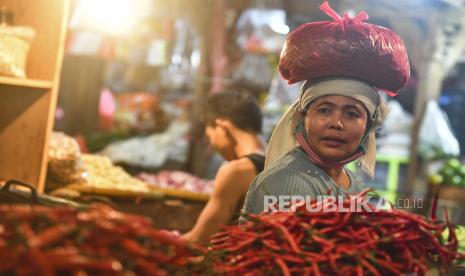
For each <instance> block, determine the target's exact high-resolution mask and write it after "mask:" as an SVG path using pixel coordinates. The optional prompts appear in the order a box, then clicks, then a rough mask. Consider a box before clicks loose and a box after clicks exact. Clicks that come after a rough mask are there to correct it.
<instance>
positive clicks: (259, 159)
mask: <svg viewBox="0 0 465 276" xmlns="http://www.w3.org/2000/svg"><path fill="white" fill-rule="evenodd" d="M242 158H248V159H249V160H250V162H252V164H253V165H254V167H255V171H256V172H257V174H259V173H261V172H262V171H263V169H264V168H265V156H264V155H261V154H259V153H252V154H249V155H244V156H242Z"/></svg>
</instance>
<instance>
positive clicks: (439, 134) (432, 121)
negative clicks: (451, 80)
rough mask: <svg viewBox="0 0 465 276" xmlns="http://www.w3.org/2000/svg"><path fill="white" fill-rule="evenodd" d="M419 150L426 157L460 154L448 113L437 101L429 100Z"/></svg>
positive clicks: (433, 157) (420, 133) (421, 129)
mask: <svg viewBox="0 0 465 276" xmlns="http://www.w3.org/2000/svg"><path fill="white" fill-rule="evenodd" d="M418 152H419V153H420V155H421V156H423V157H424V158H426V159H435V158H439V157H444V156H459V155H460V146H459V142H458V141H457V139H456V138H455V136H454V134H453V133H452V131H451V129H450V124H449V122H448V118H447V115H446V114H445V113H443V112H442V111H441V110H440V109H439V106H438V104H437V102H436V101H429V102H428V105H427V106H426V111H425V116H424V118H423V122H422V124H421V127H420V132H419V144H418Z"/></svg>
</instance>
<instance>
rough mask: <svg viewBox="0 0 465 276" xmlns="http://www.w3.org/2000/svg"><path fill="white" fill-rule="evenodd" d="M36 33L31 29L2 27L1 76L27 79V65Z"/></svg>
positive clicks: (0, 38)
mask: <svg viewBox="0 0 465 276" xmlns="http://www.w3.org/2000/svg"><path fill="white" fill-rule="evenodd" d="M34 37H35V31H34V30H33V29H32V28H29V27H21V26H15V27H12V26H0V74H1V75H5V76H13V77H18V78H25V77H26V63H27V56H28V53H29V48H30V46H31V45H30V43H31V41H32V40H33V39H34Z"/></svg>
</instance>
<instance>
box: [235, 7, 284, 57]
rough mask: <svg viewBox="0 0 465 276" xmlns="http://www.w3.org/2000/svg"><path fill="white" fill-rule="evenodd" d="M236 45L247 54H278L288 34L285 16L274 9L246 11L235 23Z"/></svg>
mask: <svg viewBox="0 0 465 276" xmlns="http://www.w3.org/2000/svg"><path fill="white" fill-rule="evenodd" d="M236 29H237V32H238V36H237V40H236V41H237V44H238V45H239V46H240V47H241V49H243V50H245V51H247V52H259V53H261V52H265V53H266V52H274V53H279V51H280V50H281V48H282V46H283V44H284V41H285V38H286V37H285V35H286V34H287V33H288V32H289V27H288V26H287V25H286V14H285V12H284V11H283V10H276V9H256V8H252V9H247V10H245V11H244V12H243V13H242V15H241V17H240V18H239V19H238V21H237V26H236Z"/></svg>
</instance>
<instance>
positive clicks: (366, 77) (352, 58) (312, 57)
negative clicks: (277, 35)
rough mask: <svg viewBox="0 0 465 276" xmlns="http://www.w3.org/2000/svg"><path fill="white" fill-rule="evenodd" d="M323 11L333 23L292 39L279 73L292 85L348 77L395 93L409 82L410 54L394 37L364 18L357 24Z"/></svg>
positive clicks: (298, 33) (317, 24)
mask: <svg viewBox="0 0 465 276" xmlns="http://www.w3.org/2000/svg"><path fill="white" fill-rule="evenodd" d="M320 8H321V9H322V10H323V11H324V12H325V13H326V14H328V15H329V16H330V17H331V18H333V19H334V21H321V22H312V23H307V24H304V25H302V26H301V27H299V28H297V29H296V30H294V31H293V32H292V33H291V34H289V36H288V37H287V40H286V43H285V45H284V48H283V50H282V52H281V58H280V62H279V71H280V73H281V75H282V76H283V78H284V79H286V80H287V81H288V82H289V83H290V84H292V83H295V82H298V81H302V80H314V79H317V78H322V77H330V76H345V77H351V78H357V79H360V80H363V81H365V82H368V83H370V84H372V85H374V86H376V87H377V88H379V89H384V90H388V91H393V92H396V91H398V90H399V89H401V88H402V87H403V86H404V85H405V83H406V82H407V80H408V78H409V76H410V66H409V61H408V56H407V50H406V49H405V46H404V43H403V41H402V40H401V38H400V37H399V36H398V35H397V34H396V33H394V32H393V31H391V30H389V29H387V28H384V27H381V26H377V25H373V24H369V23H365V22H363V21H365V20H367V19H368V15H367V14H366V13H365V12H361V13H359V14H358V15H357V16H355V17H354V18H349V16H348V15H347V14H345V15H344V17H341V16H340V15H338V14H337V13H336V12H335V11H333V10H332V9H331V8H330V7H329V4H328V2H327V1H325V2H324V3H323V4H322V5H321V6H320Z"/></svg>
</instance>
